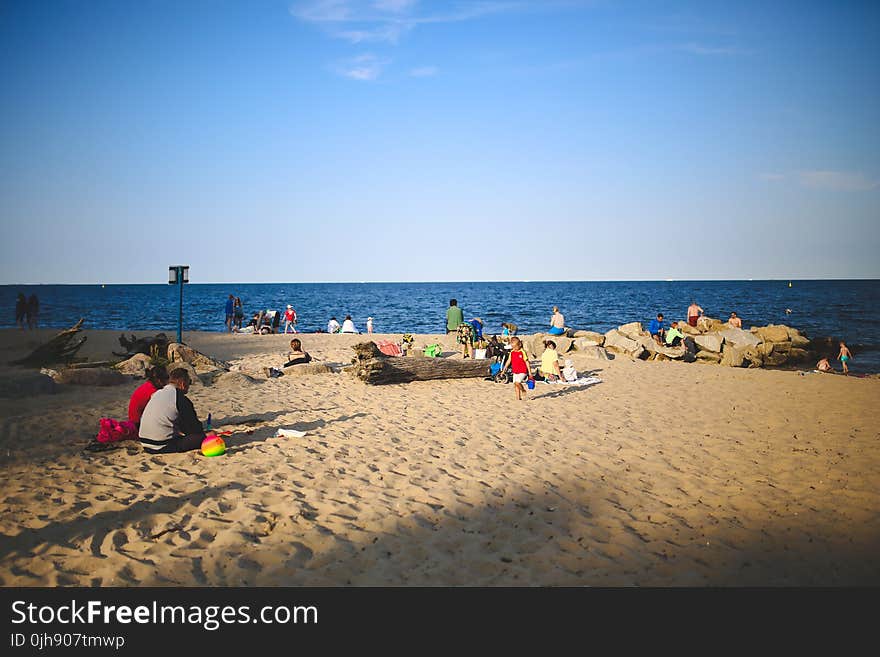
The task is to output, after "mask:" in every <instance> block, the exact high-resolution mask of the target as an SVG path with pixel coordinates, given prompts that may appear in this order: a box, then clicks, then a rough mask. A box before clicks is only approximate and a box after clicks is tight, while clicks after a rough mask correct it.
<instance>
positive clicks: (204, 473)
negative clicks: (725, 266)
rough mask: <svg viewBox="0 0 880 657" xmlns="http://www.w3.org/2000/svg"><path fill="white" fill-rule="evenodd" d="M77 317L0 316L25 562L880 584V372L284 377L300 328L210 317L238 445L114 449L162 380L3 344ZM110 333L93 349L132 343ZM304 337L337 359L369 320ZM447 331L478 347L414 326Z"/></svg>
mask: <svg viewBox="0 0 880 657" xmlns="http://www.w3.org/2000/svg"><path fill="white" fill-rule="evenodd" d="M54 333H55V331H51V330H40V331H36V332H22V331H17V330H7V331H2V332H0V362H2V363H4V365H2V366H0V379H3V380H4V385H3V386H2V389H3V390H4V391H5V392H4V398H0V418H2V419H0V461H2V472H3V477H2V483H0V585H3V586H65V585H76V586H90V585H91V586H110V585H113V586H120V585H122V586H128V585H130V586H139V585H158V586H184V585H187V586H188V585H209V586H239V585H245V586H251V585H261V586H298V585H326V586H345V585H353V586H364V585H376V586H411V585H428V586H449V585H452V586H495V585H513V586H536V585H537V586H584V585H586V586H632V585H638V586H705V585H715V586H739V585H770V586H777V585H798V586H799V585H832V586H833V585H869V584H870V585H878V584H880V556H878V555H880V441H878V432H880V380H878V379H876V378H854V377H849V378H845V377H843V376H839V375H820V374H814V373H807V374H799V373H798V372H785V371H769V370H743V369H729V368H722V367H720V366H714V365H703V364H696V363H695V364H684V363H678V362H662V363H648V362H633V361H631V360H629V359H628V358H626V357H617V358H616V359H614V360H613V361H598V360H579V359H578V358H577V356H576V355H575V356H574V358H575V364H576V365H577V366H578V368H579V370H580V371H581V372H589V373H592V374H594V375H595V376H597V377H599V378H600V379H601V380H602V382H601V383H599V384H596V385H593V386H589V387H568V386H552V385H546V384H540V383H539V384H538V385H537V387H536V389H535V390H534V391H532V392H531V393H530V394H529V399H528V400H527V401H524V402H518V401H516V400H515V398H514V392H513V386H512V385H509V384H508V385H502V384H496V383H492V382H491V381H485V380H480V379H467V380H446V381H427V382H414V383H409V384H401V385H388V386H367V385H366V384H364V383H362V382H361V381H359V380H357V379H356V378H354V377H353V376H351V375H350V374H348V373H346V372H341V371H336V372H333V373H323V374H312V375H302V376H283V377H281V378H277V379H266V378H265V377H264V376H263V375H262V374H261V372H262V368H263V367H265V366H269V365H274V366H280V365H281V364H282V363H283V362H284V356H285V354H286V351H287V342H288V340H289V338H290V337H291V336H283V335H278V336H249V335H228V334H219V333H192V334H185V335H184V339H185V341H186V342H187V343H188V344H190V345H191V346H193V347H195V348H196V349H199V350H200V351H202V352H204V353H206V354H208V355H210V356H213V357H216V358H221V359H225V360H228V361H230V362H231V364H232V365H233V366H234V367H236V368H238V369H241V370H243V371H249V372H251V373H253V374H254V375H255V376H256V377H258V378H257V380H256V381H255V382H250V381H249V380H248V379H244V378H242V377H237V378H236V377H227V379H226V381H225V382H219V383H217V384H215V385H211V386H204V385H195V386H193V388H192V389H191V391H190V397H191V399H192V400H193V402H194V404H195V407H196V410H197V411H198V413H199V415H200V417H202V418H204V417H206V416H207V413H208V412H211V413H212V415H213V419H214V426H215V427H216V428H217V429H219V430H224V429H227V430H231V431H233V434H232V435H231V436H229V437H228V438H227V445H228V452H227V454H226V455H225V456H222V457H216V458H206V457H204V456H202V455H201V454H199V453H197V452H193V453H187V454H172V455H166V456H149V455H146V454H145V453H143V452H142V451H141V450H140V447H139V446H138V445H137V444H136V443H133V442H127V443H122V444H121V446H120V447H119V448H117V449H113V450H109V451H105V452H99V453H92V452H84V451H83V447H84V446H85V445H86V444H87V443H88V442H89V441H90V440H91V439H92V438H93V437H94V436H95V434H96V433H97V430H98V419H99V418H100V417H104V416H107V417H115V418H118V419H125V414H126V409H127V403H128V398H129V396H130V394H131V392H132V390H133V389H134V388H135V387H136V386H137V385H138V384H139V383H140V381H134V380H133V381H132V382H131V383H126V384H125V385H119V386H114V387H105V388H98V387H88V386H72V385H69V386H60V387H59V388H60V389H59V391H58V392H57V393H55V394H30V395H27V396H24V397H22V396H16V394H15V393H14V390H15V387H14V382H15V381H16V379H17V377H23V376H24V373H25V371H24V370H21V369H20V368H15V367H10V366H8V365H6V364H5V363H7V362H8V361H9V360H11V359H13V358H17V357H20V356H22V355H25V354H26V353H28V352H29V351H30V349H32V348H33V347H34V346H36V345H37V344H39V343H40V342H41V341H44V340H46V339H48V338H49V337H50V336H51V335H54ZM86 334H87V335H88V342H87V343H86V345H85V346H84V348H83V349H82V351H81V355H83V356H88V357H90V358H91V359H93V360H99V359H104V358H109V357H110V356H111V352H112V351H113V350H114V349H115V350H119V349H120V347H119V344H118V342H117V337H118V335H119V334H118V332H112V331H86ZM138 335H139V336H141V335H148V334H146V333H144V334H140V333H139V334H138ZM299 337H301V338H302V340H303V342H304V347H305V349H306V350H307V351H309V352H310V353H311V354H312V355H313V356H314V357H315V358H316V359H317V360H318V361H323V362H328V363H332V364H334V367H335V369H337V370H338V369H339V366H341V365H344V364H347V363H348V362H350V360H351V358H352V356H353V351H352V350H351V348H350V347H351V345H353V344H355V343H357V342H360V341H362V340H364V339H365V338H366V336H344V335H326V334H324V335H322V334H302V335H300V336H299ZM371 337H373V338H374V339H382V338H392V339H394V338H399V337H400V336H399V335H394V336H383V335H376V336H371ZM437 340H442V341H443V342H444V344H445V345H446V346H447V351H449V352H453V351H454V338H453V336H417V338H416V345H417V346H418V345H422V344H425V343H428V342H433V341H437ZM451 357H455V358H459V357H460V356H451ZM29 376H33V371H30V374H29ZM10 391H13V392H10ZM278 428H291V429H297V430H300V431H305V432H307V435H306V436H305V437H302V438H277V437H274V434H275V431H276V430H277V429H278Z"/></svg>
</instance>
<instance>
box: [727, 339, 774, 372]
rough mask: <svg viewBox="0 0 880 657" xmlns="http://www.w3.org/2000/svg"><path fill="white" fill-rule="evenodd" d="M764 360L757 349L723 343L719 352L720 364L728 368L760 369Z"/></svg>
mask: <svg viewBox="0 0 880 657" xmlns="http://www.w3.org/2000/svg"><path fill="white" fill-rule="evenodd" d="M763 362H764V359H763V357H762V356H761V354H760V353H759V352H758V349H757V347H753V346H745V347H737V346H735V345H733V344H731V343H729V342H725V343H724V346H723V347H722V351H721V364H722V365H726V366H728V367H761V365H762V364H763Z"/></svg>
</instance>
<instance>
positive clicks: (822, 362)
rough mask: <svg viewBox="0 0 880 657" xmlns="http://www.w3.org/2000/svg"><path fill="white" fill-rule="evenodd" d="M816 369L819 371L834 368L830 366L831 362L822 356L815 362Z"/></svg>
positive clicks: (831, 370)
mask: <svg viewBox="0 0 880 657" xmlns="http://www.w3.org/2000/svg"><path fill="white" fill-rule="evenodd" d="M816 369H817V370H819V371H820V372H833V371H834V368H833V367H831V363H830V362H829V361H828V359H827V358H823V359H822V360H820V361H819V362H818V363H816Z"/></svg>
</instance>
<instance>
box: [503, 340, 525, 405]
mask: <svg viewBox="0 0 880 657" xmlns="http://www.w3.org/2000/svg"><path fill="white" fill-rule="evenodd" d="M510 346H511V347H512V349H511V350H510V362H509V363H508V367H510V371H511V372H513V390H514V392H515V393H516V398H517V399H520V400H521V399H522V398H523V396H524V395H525V394H526V387H525V385H523V384H524V383H525V382H526V379H528V378H530V377H531V374H532V370H531V368H530V367H529V356H528V354H526V352H525V350H524V349H523V345H522V340H520V339H519V338H517V337H512V338H510ZM505 369H507V368H505Z"/></svg>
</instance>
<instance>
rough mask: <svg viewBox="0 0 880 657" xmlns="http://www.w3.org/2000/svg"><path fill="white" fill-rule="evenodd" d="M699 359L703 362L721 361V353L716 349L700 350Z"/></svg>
mask: <svg viewBox="0 0 880 657" xmlns="http://www.w3.org/2000/svg"><path fill="white" fill-rule="evenodd" d="M697 360H698V361H700V362H701V363H720V362H721V354H719V353H716V352H714V351H698V352H697Z"/></svg>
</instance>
